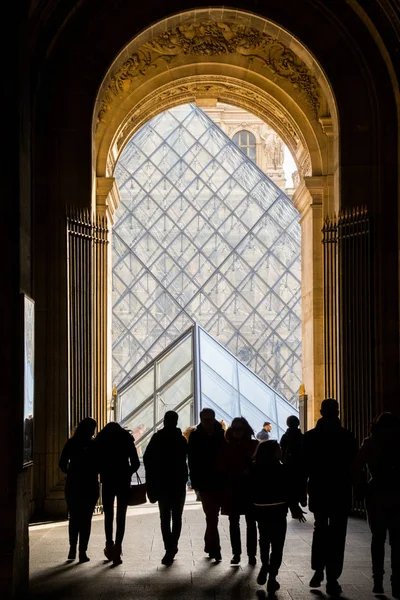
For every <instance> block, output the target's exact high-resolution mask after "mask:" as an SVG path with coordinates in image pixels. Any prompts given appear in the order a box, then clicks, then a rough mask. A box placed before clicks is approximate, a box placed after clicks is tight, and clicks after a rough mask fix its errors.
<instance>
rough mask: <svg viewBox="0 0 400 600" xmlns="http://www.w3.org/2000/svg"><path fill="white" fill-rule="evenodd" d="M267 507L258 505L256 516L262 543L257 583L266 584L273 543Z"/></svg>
mask: <svg viewBox="0 0 400 600" xmlns="http://www.w3.org/2000/svg"><path fill="white" fill-rule="evenodd" d="M268 512H269V511H268V508H267V507H256V511H255V518H256V521H257V524H258V533H259V543H260V558H261V569H260V572H259V574H258V577H257V583H258V584H259V585H264V584H265V582H266V581H267V572H268V566H269V550H270V544H271V538H270V531H271V528H270V522H269V518H268Z"/></svg>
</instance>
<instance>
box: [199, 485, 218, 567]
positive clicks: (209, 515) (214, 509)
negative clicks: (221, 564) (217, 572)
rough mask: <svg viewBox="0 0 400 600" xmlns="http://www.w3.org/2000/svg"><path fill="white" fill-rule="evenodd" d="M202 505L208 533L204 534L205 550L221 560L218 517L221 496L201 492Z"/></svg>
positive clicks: (215, 493)
mask: <svg viewBox="0 0 400 600" xmlns="http://www.w3.org/2000/svg"><path fill="white" fill-rule="evenodd" d="M201 503H202V506H203V511H204V514H205V515H206V531H205V534H204V544H205V545H204V550H205V552H208V553H209V554H211V555H212V558H215V557H216V558H217V559H218V560H220V555H221V546H220V542H219V532H218V516H219V511H220V508H221V494H220V493H219V492H214V491H211V492H209V491H207V492H204V491H201Z"/></svg>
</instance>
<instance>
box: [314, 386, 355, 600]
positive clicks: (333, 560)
mask: <svg viewBox="0 0 400 600" xmlns="http://www.w3.org/2000/svg"><path fill="white" fill-rule="evenodd" d="M320 412H321V415H322V416H321V418H320V419H319V420H318V422H317V425H316V427H314V429H311V430H310V431H307V432H306V433H305V434H304V463H305V472H306V478H307V485H308V506H309V509H310V511H311V512H312V513H314V533H313V540H312V548H311V568H312V569H313V570H314V571H315V573H314V575H313V577H312V579H311V581H310V587H320V585H321V583H322V581H323V579H324V571H325V570H326V579H327V583H326V591H327V594H328V595H331V596H335V595H339V594H340V593H341V591H342V588H341V587H340V585H339V583H338V579H339V577H340V575H341V573H342V569H343V560H344V549H345V542H346V530H347V519H348V514H349V511H350V509H351V502H352V464H353V461H354V457H355V455H356V452H357V443H356V440H355V438H354V436H353V434H352V433H351V432H350V431H348V430H347V429H345V428H344V427H342V426H341V423H340V419H339V404H338V402H337V401H336V400H334V399H331V398H327V399H326V400H323V401H322V404H321V411H320Z"/></svg>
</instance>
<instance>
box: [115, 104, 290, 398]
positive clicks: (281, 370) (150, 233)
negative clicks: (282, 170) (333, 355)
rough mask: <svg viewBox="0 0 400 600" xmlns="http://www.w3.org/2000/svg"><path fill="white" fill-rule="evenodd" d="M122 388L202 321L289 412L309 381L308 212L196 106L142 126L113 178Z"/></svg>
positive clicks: (117, 353)
mask: <svg viewBox="0 0 400 600" xmlns="http://www.w3.org/2000/svg"><path fill="white" fill-rule="evenodd" d="M115 176H116V180H117V183H118V186H119V190H120V196H121V202H120V205H119V207H118V209H117V211H116V215H115V224H114V226H113V244H112V248H113V267H112V280H113V299H112V303H113V306H112V339H113V347H112V357H113V382H114V383H115V384H116V385H117V386H118V387H121V386H122V385H124V383H126V382H127V381H129V380H130V379H131V378H132V377H133V376H134V375H135V374H136V373H137V372H138V371H140V370H141V369H142V368H143V367H144V366H145V365H146V364H148V363H149V361H151V360H152V359H154V358H155V357H156V356H157V355H159V354H160V352H162V351H163V350H164V349H165V348H166V347H167V346H169V345H170V344H171V343H172V342H173V341H174V340H176V339H177V338H178V337H179V336H180V335H181V334H182V333H183V332H184V331H186V330H187V329H188V327H190V326H191V325H192V324H193V323H198V324H199V325H200V326H201V327H202V328H203V329H204V330H206V331H207V332H208V333H209V334H210V335H211V336H212V337H213V338H215V339H216V340H217V341H218V342H219V343H221V344H222V345H223V346H224V347H225V348H227V349H228V350H229V351H230V352H231V353H232V354H233V355H234V356H236V357H237V358H238V359H239V360H240V361H241V362H243V363H244V364H245V365H247V366H248V367H249V368H250V369H251V370H252V371H254V373H256V374H257V375H258V376H259V377H260V378H261V379H263V380H264V381H265V382H266V383H267V384H268V385H270V386H271V387H272V388H273V389H274V390H276V391H277V392H278V393H279V394H280V395H281V396H283V397H284V398H285V399H286V400H288V401H289V402H291V403H292V404H294V405H295V404H296V402H297V393H298V389H299V386H300V383H301V302H300V300H301V283H300V274H301V262H300V225H299V214H298V212H297V211H296V210H295V208H294V207H293V204H292V201H291V200H290V199H289V198H288V197H287V196H286V195H285V194H284V193H283V192H282V191H281V190H280V189H279V188H278V187H277V186H276V185H275V184H274V183H273V182H272V181H271V180H270V179H269V178H268V177H267V176H266V175H265V174H264V173H263V172H262V171H261V170H260V169H258V167H257V166H256V165H255V164H254V163H253V162H252V161H251V160H250V159H249V158H248V157H247V156H246V155H245V154H244V153H243V152H242V151H241V150H240V149H239V148H238V147H237V146H236V145H235V144H234V142H233V141H232V140H231V139H230V138H229V137H227V136H226V135H225V134H224V133H223V132H222V131H221V129H220V128H219V127H218V126H217V125H216V124H215V123H214V122H213V121H211V119H210V118H209V117H208V116H207V115H205V114H204V112H203V111H201V109H200V108H198V107H196V106H194V105H185V106H181V107H178V108H174V109H172V110H168V111H166V112H164V113H162V114H160V115H158V116H157V117H155V118H154V119H152V120H151V121H149V122H148V123H147V124H146V125H144V126H143V127H142V128H141V129H140V130H139V132H138V133H136V134H135V135H134V136H133V137H132V139H131V140H130V142H129V143H128V144H127V146H126V148H125V150H124V151H123V153H122V155H121V157H120V159H119V161H118V164H117V167H116V172H115Z"/></svg>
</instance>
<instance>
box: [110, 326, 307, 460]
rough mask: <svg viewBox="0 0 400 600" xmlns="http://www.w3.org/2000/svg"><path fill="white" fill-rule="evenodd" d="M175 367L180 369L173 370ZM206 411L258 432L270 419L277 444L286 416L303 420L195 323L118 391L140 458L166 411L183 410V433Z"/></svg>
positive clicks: (124, 420) (122, 415)
mask: <svg viewBox="0 0 400 600" xmlns="http://www.w3.org/2000/svg"><path fill="white" fill-rule="evenodd" d="M188 348H192V349H193V350H194V351H193V352H188ZM170 365H179V366H180V368H179V369H176V368H175V369H169V366H170ZM167 372H169V377H166V376H165V374H166V373H167ZM135 398H136V401H134V399H135ZM141 400H143V402H141ZM205 407H209V408H213V410H214V411H215V415H216V419H217V420H218V421H220V420H221V419H223V420H224V421H225V423H226V424H227V425H228V426H229V425H230V424H231V422H232V419H234V418H235V417H237V416H243V417H245V418H246V419H247V420H248V421H249V423H250V425H251V427H252V428H253V429H254V431H255V433H257V432H258V431H259V430H260V429H261V428H262V426H263V423H264V422H265V421H269V422H270V423H271V425H272V432H271V437H272V438H273V439H278V440H279V439H280V438H281V436H282V434H283V432H284V430H285V428H286V419H287V417H288V416H290V415H296V416H298V411H297V409H296V408H295V407H293V406H292V405H291V404H290V403H289V402H287V401H286V400H285V399H284V398H283V397H282V396H280V395H279V394H278V393H276V392H275V391H274V390H273V389H272V388H271V387H270V386H268V385H267V384H266V383H265V382H264V381H263V380H262V379H260V378H259V377H258V376H257V375H256V374H255V373H253V372H252V371H251V370H250V369H249V368H248V367H246V366H245V365H244V364H243V363H242V362H241V361H239V360H238V359H237V358H236V357H235V356H233V354H231V353H230V352H229V351H228V350H226V348H224V347H223V346H222V345H221V344H220V343H219V342H217V341H216V340H215V339H214V338H213V337H212V336H210V335H209V334H208V333H207V332H206V331H204V330H203V329H202V328H201V327H198V326H196V325H194V326H192V327H191V328H190V329H189V330H188V331H187V332H186V333H184V335H183V336H182V337H181V338H179V339H178V340H177V341H176V342H174V343H173V344H171V345H170V346H169V347H168V348H167V349H166V350H165V351H164V352H162V353H161V354H160V355H159V356H157V357H156V358H155V359H154V360H153V361H151V362H150V363H149V365H147V367H145V369H144V370H142V371H141V372H139V373H137V374H136V375H135V376H134V377H133V378H132V379H131V380H130V381H128V382H127V383H126V384H125V385H124V386H122V387H121V388H120V391H119V393H118V415H119V417H118V418H119V422H120V423H121V424H122V425H123V426H124V427H127V428H129V429H130V430H131V431H132V432H133V435H134V437H135V442H136V445H137V447H138V448H139V450H140V453H141V454H142V453H143V452H144V450H145V448H146V446H147V444H148V442H149V440H150V438H151V435H152V434H153V433H154V432H155V431H157V429H159V428H160V427H162V424H163V418H164V415H165V413H166V411H167V410H176V411H177V412H178V414H179V423H178V426H179V427H180V428H181V429H182V431H184V430H185V429H186V428H187V427H189V426H190V425H195V424H197V423H198V422H199V413H200V411H201V409H202V408H205Z"/></svg>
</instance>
